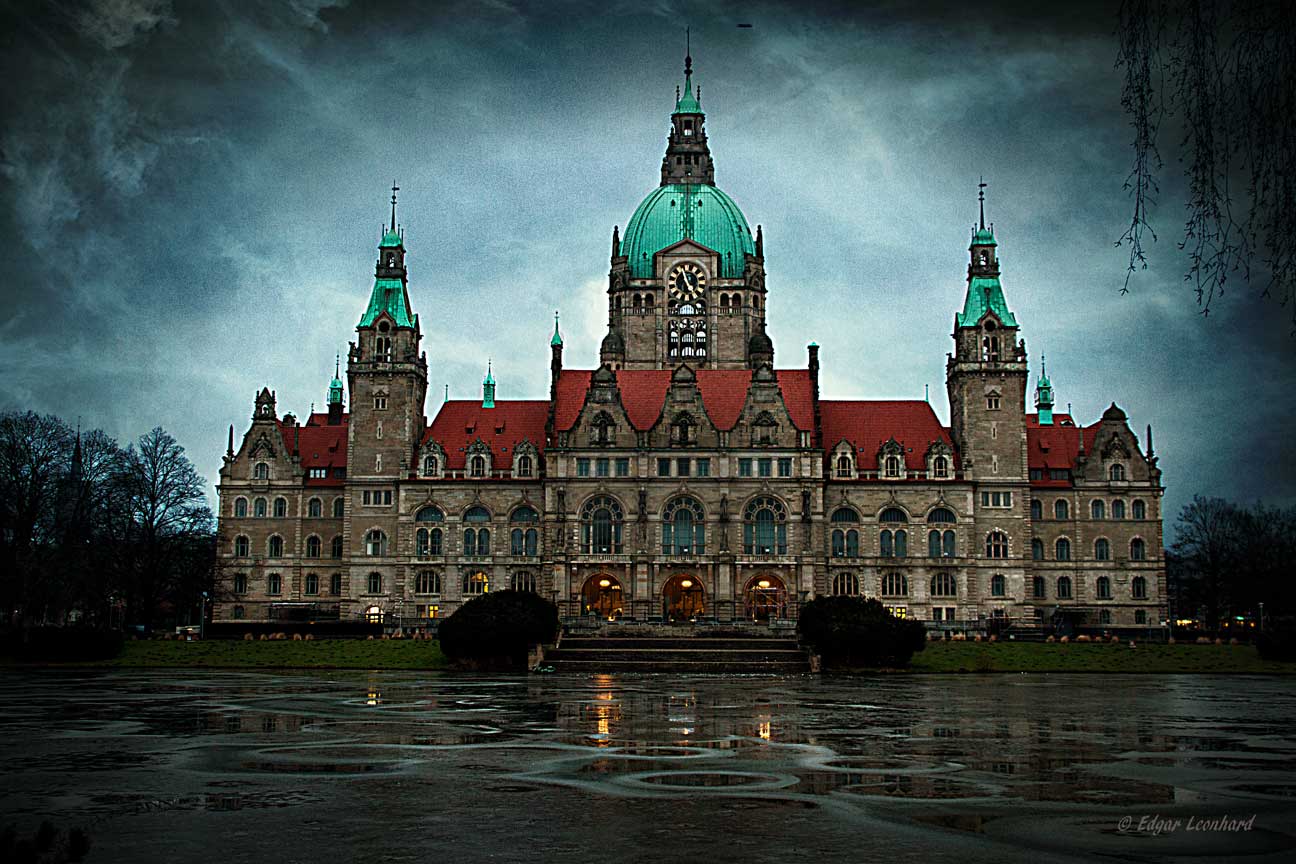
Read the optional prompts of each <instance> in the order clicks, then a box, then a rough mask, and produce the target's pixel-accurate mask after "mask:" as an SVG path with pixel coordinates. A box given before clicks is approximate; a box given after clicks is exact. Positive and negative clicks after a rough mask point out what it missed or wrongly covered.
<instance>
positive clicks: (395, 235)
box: [378, 231, 404, 249]
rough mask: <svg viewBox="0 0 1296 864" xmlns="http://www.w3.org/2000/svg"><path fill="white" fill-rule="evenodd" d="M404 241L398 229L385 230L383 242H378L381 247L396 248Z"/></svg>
mask: <svg viewBox="0 0 1296 864" xmlns="http://www.w3.org/2000/svg"><path fill="white" fill-rule="evenodd" d="M403 242H404V241H403V240H402V239H401V236H400V233H399V232H397V231H384V232H383V238H382V242H381V243H379V244H378V248H379V249H395V248H397V247H398V246H400V245H401V244H402V243H403Z"/></svg>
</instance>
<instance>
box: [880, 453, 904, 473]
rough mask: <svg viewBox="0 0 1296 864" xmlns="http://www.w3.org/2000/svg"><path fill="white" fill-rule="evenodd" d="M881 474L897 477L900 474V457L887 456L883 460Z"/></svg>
mask: <svg viewBox="0 0 1296 864" xmlns="http://www.w3.org/2000/svg"><path fill="white" fill-rule="evenodd" d="M882 473H883V476H885V477H899V476H900V457H899V456H888V457H886V459H885V460H884V461H883V472H882Z"/></svg>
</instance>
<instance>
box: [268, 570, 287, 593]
mask: <svg viewBox="0 0 1296 864" xmlns="http://www.w3.org/2000/svg"><path fill="white" fill-rule="evenodd" d="M266 593H267V594H282V593H283V577H282V576H280V575H279V574H278V573H271V574H270V575H268V576H266Z"/></svg>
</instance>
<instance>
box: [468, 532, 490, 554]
mask: <svg viewBox="0 0 1296 864" xmlns="http://www.w3.org/2000/svg"><path fill="white" fill-rule="evenodd" d="M463 554H465V555H489V554H490V529H489V528H465V529H464V533H463Z"/></svg>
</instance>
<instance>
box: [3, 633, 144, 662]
mask: <svg viewBox="0 0 1296 864" xmlns="http://www.w3.org/2000/svg"><path fill="white" fill-rule="evenodd" d="M125 641H126V640H125V637H124V636H123V635H122V634H121V632H119V631H117V630H96V629H93V628H90V627H29V628H27V629H26V630H12V631H10V632H9V633H6V634H5V637H4V643H5V644H4V653H6V654H8V655H10V656H12V657H14V658H16V659H18V660H23V661H27V662H35V663H42V662H49V663H75V662H80V661H90V660H110V659H112V658H113V657H116V656H117V655H118V654H120V653H121V650H122V644H123V643H124V642H125Z"/></svg>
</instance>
